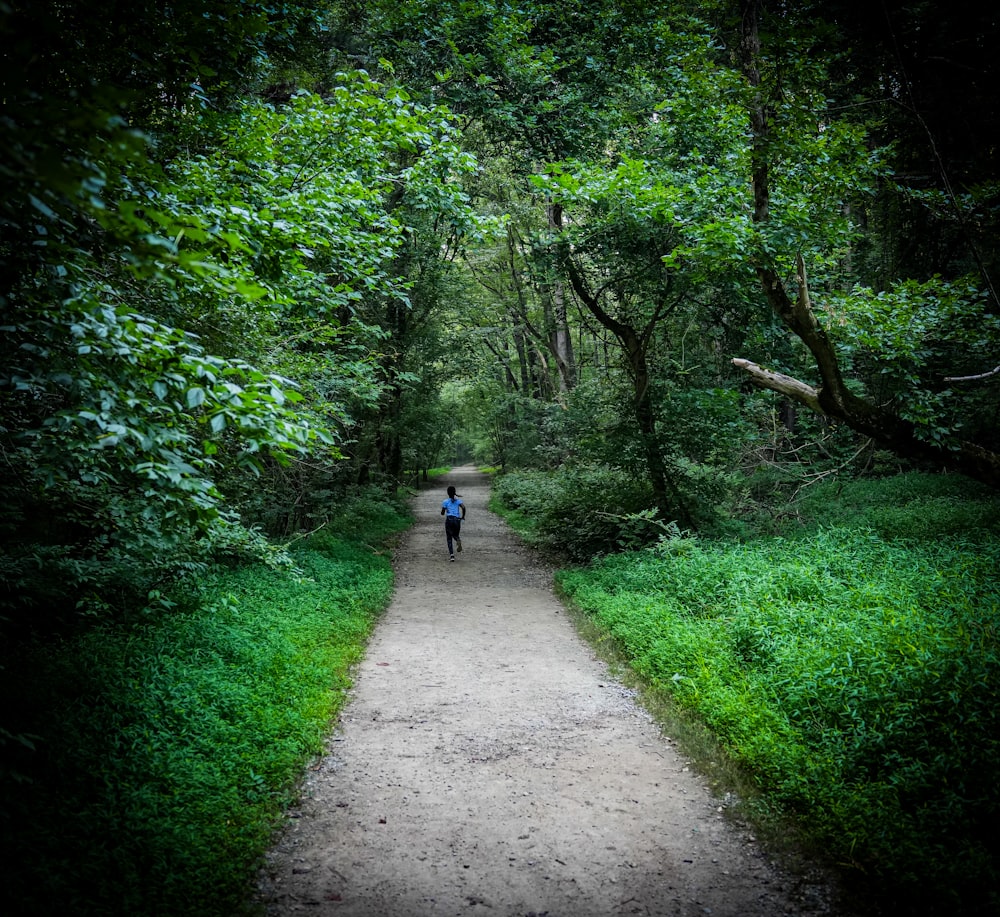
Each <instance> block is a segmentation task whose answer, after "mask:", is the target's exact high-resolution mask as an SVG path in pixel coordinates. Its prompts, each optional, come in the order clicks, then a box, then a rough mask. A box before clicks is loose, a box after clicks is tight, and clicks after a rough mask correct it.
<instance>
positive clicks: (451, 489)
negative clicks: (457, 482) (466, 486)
mask: <svg viewBox="0 0 1000 917" xmlns="http://www.w3.org/2000/svg"><path fill="white" fill-rule="evenodd" d="M448 496H449V497H456V496H458V495H457V494H456V493H455V488H454V487H451V486H449V487H448Z"/></svg>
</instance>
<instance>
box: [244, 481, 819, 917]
mask: <svg viewBox="0 0 1000 917" xmlns="http://www.w3.org/2000/svg"><path fill="white" fill-rule="evenodd" d="M449 483H451V484H455V485H456V486H457V488H458V492H459V494H460V495H461V496H462V497H463V498H464V500H465V502H466V504H467V506H468V518H467V520H466V522H465V524H464V526H463V542H464V548H465V550H464V551H463V553H461V554H459V555H458V558H457V560H456V561H455V562H454V563H452V562H450V561H449V559H448V555H447V551H446V548H445V540H444V525H443V520H442V519H441V516H440V515H439V508H440V504H441V500H442V499H443V498H444V496H445V493H444V488H445V485H447V484H449ZM488 495H489V482H488V479H487V478H486V477H485V476H483V475H481V474H479V473H477V472H476V471H475V469H473V468H460V469H457V470H455V471H454V472H453V473H452V474H451V475H449V476H448V477H447V478H446V479H443V480H439V481H437V482H435V487H434V489H432V490H426V491H423V492H421V493H420V494H419V495H418V496H417V497H416V499H415V502H414V509H415V512H416V515H417V524H416V525H415V527H414V528H413V529H412V530H411V531H410V532H409V533H408V535H407V536H406V538H405V540H404V542H403V544H402V545H401V547H400V550H399V552H398V556H397V561H396V571H397V587H396V594H395V597H394V599H393V602H392V604H391V605H390V607H389V608H388V610H387V612H386V614H385V616H384V617H383V619H382V620H381V621H380V623H379V625H378V627H377V628H376V631H375V634H374V636H373V638H372V641H371V644H370V646H369V649H368V652H367V655H366V658H365V660H364V661H363V662H362V663H361V664H360V666H359V667H358V669H357V671H356V674H355V686H354V689H353V690H352V697H351V699H350V700H349V703H348V705H347V707H346V708H345V710H344V714H343V716H342V719H341V722H340V725H339V727H338V729H337V731H336V732H335V734H334V735H333V737H332V738H331V741H330V744H329V754H328V755H327V756H326V757H325V758H323V759H322V761H320V762H319V763H318V764H317V765H316V766H315V767H314V768H313V769H312V770H310V772H309V773H308V775H307V778H306V780H305V782H304V786H303V794H302V800H301V803H300V806H299V808H298V809H296V810H294V811H292V812H291V813H290V817H289V819H288V827H287V830H286V831H285V833H284V835H283V836H282V838H281V839H280V841H279V843H278V844H277V846H276V847H275V848H274V850H273V851H272V852H271V854H270V856H269V859H268V864H267V868H266V869H265V871H264V872H263V873H262V876H261V883H260V887H261V902H262V903H263V904H264V905H265V907H266V909H267V913H268V914H270V915H286V914H298V913H303V912H304V913H309V914H317V915H337V917H422V915H448V917H452V915H462V917H469V915H495V917H529V915H534V917H542V915H548V917H609V915H623V914H638V915H650V917H661V915H662V917H667V915H670V917H674V915H684V917H688V915H715V917H736V915H740V917H758V915H759V917H764V915H766V917H774V915H783V914H794V915H801V917H813V915H821V914H834V913H835V912H834V911H833V910H832V906H831V905H830V903H829V902H830V901H831V900H832V899H831V895H830V894H829V891H828V890H827V889H825V888H823V887H822V886H820V885H818V884H816V883H811V882H807V881H806V880H804V879H801V878H796V877H793V876H789V875H787V874H784V873H782V872H781V871H780V870H779V869H778V867H777V866H775V865H774V864H773V863H772V862H771V861H770V859H769V858H768V857H767V856H766V855H765V853H764V852H762V851H761V850H760V849H759V848H758V846H757V845H756V842H755V841H754V840H753V838H752V837H751V835H750V834H749V832H748V831H746V830H743V829H741V828H739V827H736V826H734V824H733V823H732V822H731V821H730V820H728V819H726V818H725V817H724V815H723V813H722V808H721V803H720V801H719V800H718V799H715V798H713V797H712V795H711V793H710V792H709V791H708V789H707V786H706V784H705V781H704V780H702V779H701V778H700V777H699V776H698V775H697V774H695V773H693V772H692V770H690V769H689V767H688V765H687V763H686V762H685V761H684V759H683V758H682V757H681V756H680V755H679V754H678V753H677V752H676V751H675V749H674V748H673V746H672V743H671V742H670V740H669V739H667V738H665V737H664V736H663V735H662V733H661V731H660V729H659V728H658V727H657V725H656V724H655V723H654V722H653V721H652V719H651V718H650V717H649V715H648V714H647V713H646V712H645V711H644V710H642V709H641V708H640V707H639V706H638V705H637V704H636V702H635V700H634V697H633V695H632V692H630V691H629V690H627V689H626V688H625V687H623V686H622V685H621V684H620V683H618V682H616V681H615V680H614V679H613V678H612V677H611V676H610V675H609V673H608V669H607V667H606V666H605V664H604V663H603V662H602V661H600V660H599V659H598V658H597V657H596V655H595V653H594V652H593V650H592V649H591V648H590V647H589V646H588V645H587V643H586V642H585V641H584V640H583V639H582V638H581V637H580V636H579V635H578V634H577V632H576V630H575V629H574V627H573V624H572V623H571V621H570V619H569V617H568V616H567V614H566V612H565V611H564V609H563V608H562V606H561V604H560V602H559V600H558V599H557V598H556V597H555V595H554V594H553V592H552V588H551V584H552V572H551V569H549V568H548V567H546V566H545V565H544V564H542V563H541V562H539V561H538V560H537V559H536V558H535V557H533V555H532V553H531V552H530V551H528V550H527V549H525V548H524V547H523V546H521V545H520V544H519V542H518V541H517V540H516V539H515V537H514V536H513V535H512V534H511V533H510V531H509V529H508V528H507V527H506V525H505V524H504V523H503V522H502V521H501V520H500V519H498V518H497V517H496V516H494V515H492V514H490V513H489V512H488V511H487V510H486V502H487V499H488Z"/></svg>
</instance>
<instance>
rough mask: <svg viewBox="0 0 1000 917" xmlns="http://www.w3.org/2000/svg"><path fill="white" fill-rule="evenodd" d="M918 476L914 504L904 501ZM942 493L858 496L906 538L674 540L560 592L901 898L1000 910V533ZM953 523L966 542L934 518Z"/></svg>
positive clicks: (842, 532) (766, 785) (851, 500)
mask: <svg viewBox="0 0 1000 917" xmlns="http://www.w3.org/2000/svg"><path fill="white" fill-rule="evenodd" d="M908 482H909V483H910V484H912V485H913V486H912V489H911V491H910V495H912V496H914V499H912V500H910V501H909V503H908V505H906V506H900V505H899V504H897V505H895V506H894V505H893V501H894V493H895V492H896V490H897V488H906V485H907V483H908ZM939 483H940V482H935V481H930V482H927V481H925V480H923V479H921V478H913V477H909V476H908V477H907V478H905V479H899V480H893V481H889V482H884V483H883V485H881V489H880V487H879V485H874V484H863V485H860V486H859V487H858V488H856V489H854V488H850V487H849V488H845V490H844V492H843V494H842V497H843V499H844V501H845V502H846V503H847V504H853V505H854V506H855V507H856V510H857V511H858V512H859V515H860V516H861V517H862V518H864V519H866V520H867V519H871V518H873V517H876V518H882V519H883V520H884V521H885V523H886V525H887V527H891V528H892V529H893V530H894V531H895V533H896V534H901V535H905V536H907V538H906V540H902V539H896V540H890V539H889V538H887V537H883V536H881V535H879V534H878V533H876V532H875V531H873V530H872V529H867V528H857V529H846V528H834V529H826V530H813V531H810V532H804V533H799V534H798V535H797V536H796V537H795V538H768V539H763V538H762V539H758V540H756V541H753V542H751V543H748V544H735V543H723V542H710V541H703V540H699V539H674V540H669V541H668V540H664V541H663V542H662V543H661V544H660V545H659V546H658V547H657V548H655V549H648V550H646V551H643V552H637V553H633V554H629V555H620V556H615V557H607V558H603V559H602V560H600V561H598V562H596V563H595V564H593V565H592V566H591V567H590V568H589V569H587V570H577V571H571V572H563V573H561V574H560V575H559V582H560V583H561V585H562V588H563V589H564V590H565V591H566V593H567V595H569V596H570V597H571V598H572V600H573V601H574V602H575V603H576V604H577V605H579V606H580V607H581V608H583V609H584V610H585V611H586V612H587V613H588V614H590V615H591V616H592V617H593V618H594V620H595V621H596V622H597V623H598V624H599V625H600V626H601V627H602V628H603V629H606V630H607V631H608V632H609V633H611V634H612V635H614V637H615V638H616V641H617V643H618V644H620V646H621V648H622V650H623V651H624V652H625V653H626V654H627V655H628V657H629V658H630V660H631V665H632V666H633V667H634V668H635V669H636V670H637V671H638V672H639V673H641V674H642V675H643V676H644V677H646V678H647V679H649V680H650V681H651V682H653V683H655V684H657V685H659V686H661V687H663V688H664V689H666V690H668V691H669V692H671V693H672V694H673V696H674V697H675V698H676V699H677V701H678V702H679V703H680V704H682V705H684V706H686V707H688V708H690V709H691V710H692V711H693V712H694V713H696V715H697V716H698V717H699V718H701V719H703V720H704V721H705V722H706V723H707V724H708V725H709V726H710V727H711V728H712V730H713V731H714V732H715V733H716V734H717V735H718V736H719V738H720V739H721V741H722V742H723V743H724V744H725V745H726V747H727V748H728V749H729V750H730V751H731V753H732V755H733V756H734V757H735V758H736V759H738V760H739V761H741V762H743V763H744V764H745V765H746V766H747V767H748V769H750V771H751V772H752V773H753V774H754V775H755V777H756V779H757V782H758V784H759V786H760V787H761V789H762V790H763V791H764V792H765V793H766V794H767V798H768V799H769V800H771V801H773V802H774V803H777V804H778V805H779V806H780V807H781V808H782V809H783V810H784V811H785V812H788V813H794V814H796V815H798V816H799V817H800V819H801V821H802V823H803V824H804V825H806V827H807V828H808V829H809V830H811V831H812V832H813V833H814V834H815V835H816V836H817V837H818V838H819V839H820V840H821V842H822V843H823V844H824V845H825V846H826V847H827V848H828V849H829V850H830V851H831V853H832V854H833V855H834V856H835V857H836V858H837V859H838V860H839V861H840V862H843V863H847V864H853V865H854V866H856V867H857V868H858V869H859V870H860V871H862V872H863V873H864V874H865V875H867V876H869V877H871V878H875V879H877V880H878V883H879V884H880V886H881V887H882V888H883V891H884V894H885V895H886V900H893V901H895V906H896V907H897V908H905V907H907V906H908V907H910V908H912V912H913V913H921V914H930V913H938V912H940V913H954V912H956V911H958V912H961V913H963V914H980V913H982V914H986V913H995V912H996V908H997V906H998V904H1000V845H998V843H997V840H996V837H995V832H994V831H993V830H992V827H991V826H992V825H993V824H994V821H995V819H996V817H997V812H998V809H1000V789H998V787H1000V709H998V706H997V690H998V687H997V686H998V685H1000V631H998V625H1000V579H998V576H997V571H998V570H1000V537H997V535H996V533H995V526H994V532H993V533H989V532H987V531H985V530H984V529H968V528H966V529H964V530H962V531H961V532H959V529H960V528H961V526H960V523H959V520H960V519H963V518H964V519H965V521H966V522H968V521H969V520H970V519H973V518H976V517H977V516H976V514H977V511H976V509H975V506H974V505H973V504H974V502H975V501H973V500H968V499H966V500H965V501H964V502H963V501H962V500H959V499H953V501H952V504H951V506H950V512H945V504H943V503H942V502H941V500H940V493H939V490H938V488H939ZM921 491H923V493H921ZM901 492H903V493H905V492H906V491H901ZM896 495H897V496H898V493H897V494H896ZM966 496H968V493H967V492H966ZM816 499H819V498H818V496H817V497H816ZM830 511H831V512H835V511H836V512H839V510H835V509H832V510H830ZM938 517H943V518H944V520H945V522H944V524H943V526H942V527H943V529H944V532H949V530H950V533H948V534H945V533H944V532H942V531H941V529H940V528H939V529H938V530H937V531H935V529H934V528H933V527H931V526H929V525H928V524H927V523H928V521H929V520H931V519H933V518H938ZM994 518H995V517H994ZM924 533H926V536H925V537H923V538H921V537H917V536H918V535H923V534H924Z"/></svg>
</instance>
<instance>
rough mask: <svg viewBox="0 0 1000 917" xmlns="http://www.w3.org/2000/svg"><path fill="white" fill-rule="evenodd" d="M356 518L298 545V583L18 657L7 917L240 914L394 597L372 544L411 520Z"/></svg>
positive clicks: (278, 578) (252, 584)
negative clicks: (282, 815)
mask: <svg viewBox="0 0 1000 917" xmlns="http://www.w3.org/2000/svg"><path fill="white" fill-rule="evenodd" d="M351 522H352V526H351V529H350V530H351V531H353V532H355V533H356V535H355V536H354V537H352V538H350V539H346V538H341V537H337V536H334V535H331V534H325V533H319V534H317V535H314V536H313V537H311V538H310V539H308V540H307V541H304V542H301V543H299V544H298V545H297V546H295V547H294V548H293V549H292V553H293V557H294V559H295V561H296V564H297V566H298V568H299V571H300V572H299V575H298V576H297V577H295V578H293V577H291V576H290V575H289V574H287V573H284V574H282V573H278V572H275V571H273V570H270V569H268V568H266V567H252V568H243V569H241V570H238V571H233V572H230V573H226V574H220V575H218V576H216V577H214V578H212V579H203V580H202V582H201V593H200V600H199V602H197V603H193V604H191V606H190V607H188V608H187V609H185V610H178V611H176V612H174V613H173V614H169V615H160V616H150V617H149V618H148V619H147V620H146V622H145V623H143V624H141V625H137V626H135V627H133V628H130V629H127V630H123V629H118V630H113V629H111V628H109V627H106V626H101V627H95V628H93V629H90V630H88V631H87V632H86V633H84V634H83V635H81V636H78V637H76V638H73V639H68V640H66V641H65V642H63V643H61V644H59V645H57V646H53V645H52V644H51V643H48V644H44V645H43V644H39V645H36V646H34V647H32V648H30V649H29V650H28V651H27V652H22V653H21V654H20V656H19V658H18V659H8V660H6V670H5V671H3V673H2V674H3V691H4V696H5V697H6V698H7V699H8V700H9V702H10V708H9V709H8V710H7V711H6V712H5V718H4V720H3V722H4V725H5V726H6V727H7V728H8V730H9V731H10V732H12V733H16V734H17V735H19V736H21V738H22V741H21V742H19V743H18V742H10V743H9V744H8V749H9V750H12V751H13V752H14V754H13V755H11V756H8V757H9V762H8V767H7V769H6V771H5V772H4V773H3V774H2V775H0V776H2V778H3V779H2V782H0V791H2V796H0V814H2V821H0V823H2V825H3V829H2V845H0V856H3V858H4V863H5V866H6V868H7V875H8V879H7V884H6V886H5V889H4V900H5V907H6V908H7V913H16V914H32V915H35V914H37V915H40V914H50V913H73V914H75V915H88V914H94V915H96V914H101V915H109V914H123V915H124V914H129V915H141V914H154V913H155V914H175V915H206V917H208V915H227V917H229V915H233V914H236V913H240V912H241V911H242V908H243V902H244V901H245V900H246V897H247V894H248V890H249V888H250V883H251V881H252V879H253V877H254V875H255V870H256V868H257V865H258V863H259V859H260V856H261V855H262V853H263V851H264V850H265V849H266V847H267V845H268V843H269V841H270V837H271V833H272V831H273V829H274V826H275V823H276V816H277V814H278V812H279V809H280V806H281V804H282V803H283V802H287V801H288V800H289V799H290V797H291V795H292V794H293V793H294V788H295V781H296V779H297V777H298V775H299V774H300V773H301V770H302V767H303V764H304V762H305V761H306V759H307V758H308V757H309V756H310V755H312V754H315V753H317V752H319V751H321V749H322V743H323V737H324V735H325V733H326V731H327V730H328V728H329V724H330V720H331V717H332V716H333V715H334V713H335V712H336V710H337V709H338V708H339V706H340V704H341V702H342V700H343V697H344V692H345V689H346V688H347V686H348V685H349V676H348V669H349V667H350V665H351V664H352V663H353V662H354V661H355V660H356V659H357V658H358V656H359V654H360V652H361V649H362V647H363V645H364V642H365V640H366V638H367V636H368V633H369V631H370V628H371V626H372V623H373V621H374V619H375V616H376V615H377V614H378V612H379V611H380V610H381V609H382V608H383V607H384V605H385V604H386V602H387V601H388V598H389V596H390V592H391V588H392V572H391V568H390V565H389V559H388V557H387V556H385V555H384V554H382V553H378V552H373V551H372V549H371V548H370V547H369V546H367V545H366V544H365V540H366V539H369V540H372V541H378V540H380V539H383V538H384V537H386V535H387V534H389V533H390V532H392V531H398V530H399V529H400V528H401V527H402V526H403V525H404V524H405V522H406V520H405V519H404V518H403V517H402V516H400V515H399V514H398V513H397V512H395V511H394V510H392V508H390V507H387V506H385V505H381V506H376V505H375V504H373V503H372V501H363V502H362V505H359V506H355V507H354V509H353V510H352V512H351ZM32 747H33V748H34V749H35V750H34V751H32V750H31V748H32Z"/></svg>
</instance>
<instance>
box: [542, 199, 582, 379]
mask: <svg viewBox="0 0 1000 917" xmlns="http://www.w3.org/2000/svg"><path fill="white" fill-rule="evenodd" d="M545 209H546V212H547V216H548V222H549V229H552V230H554V231H555V232H561V231H562V215H563V210H562V205H561V204H549V205H548V206H547V207H546V208H545ZM551 308H552V318H551V325H550V327H551V331H550V345H549V346H550V348H551V350H552V354H553V356H554V357H555V360H556V366H557V367H558V369H559V390H560V391H562V392H568V391H571V390H572V389H573V387H574V386H575V385H576V360H575V358H574V355H573V338H572V337H571V336H570V333H569V321H568V319H567V316H566V291H565V290H564V289H563V283H562V277H561V276H559V275H558V274H557V275H556V277H555V278H554V279H553V282H552V306H551Z"/></svg>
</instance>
